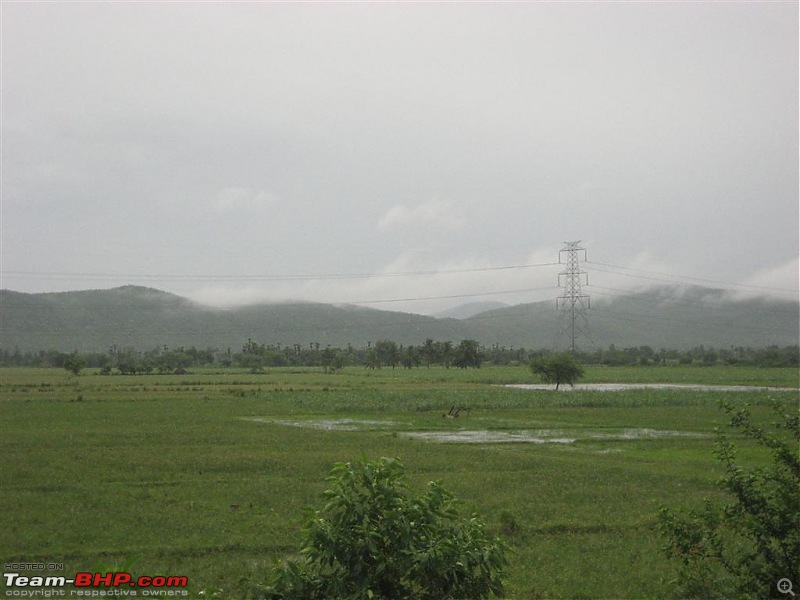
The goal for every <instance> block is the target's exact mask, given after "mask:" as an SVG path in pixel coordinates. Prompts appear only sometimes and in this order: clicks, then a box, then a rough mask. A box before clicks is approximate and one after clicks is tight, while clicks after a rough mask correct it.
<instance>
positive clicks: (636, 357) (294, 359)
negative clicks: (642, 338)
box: [0, 338, 800, 374]
mask: <svg viewBox="0 0 800 600" xmlns="http://www.w3.org/2000/svg"><path fill="white" fill-rule="evenodd" d="M550 354H552V351H550V350H546V349H539V350H531V349H527V348H514V347H506V346H501V345H499V344H494V345H491V346H485V345H481V344H479V343H478V342H477V341H475V340H461V341H460V342H453V341H437V340H433V339H431V338H428V339H426V340H425V341H424V342H423V343H422V344H418V345H414V344H408V345H403V344H398V343H397V342H395V341H393V340H388V339H381V340H377V341H375V342H370V343H368V344H367V345H366V346H363V347H360V348H356V347H354V346H352V345H350V344H348V345H347V346H345V347H343V348H342V347H334V346H330V345H325V346H323V345H321V344H319V343H311V344H305V345H301V344H294V345H290V346H284V345H280V344H259V343H258V342H256V341H254V340H252V339H248V340H247V341H246V342H245V343H244V344H242V347H241V348H239V349H236V350H233V349H231V348H227V349H224V350H221V349H218V348H205V349H199V348H196V347H194V346H192V347H184V346H179V347H175V348H169V347H167V346H157V347H155V348H152V349H150V350H144V351H141V350H137V349H136V348H133V347H132V346H119V345H116V344H115V345H112V346H111V347H109V348H108V350H107V351H105V352H84V353H81V352H77V351H73V352H62V351H58V350H41V351H37V352H30V351H26V352H22V351H20V350H19V349H18V348H15V349H13V350H8V349H4V348H3V349H0V366H6V367H12V366H25V367H58V368H65V369H68V370H70V371H73V372H79V371H80V370H82V369H83V368H96V369H100V370H101V372H103V373H108V374H110V373H122V374H142V373H172V372H175V371H177V372H181V371H182V370H185V369H188V368H190V367H203V366H219V367H241V368H248V369H251V370H253V371H256V372H257V371H259V370H263V369H266V368H269V367H320V368H322V369H323V370H325V371H326V372H334V371H337V370H339V369H342V368H344V367H346V366H361V367H365V368H369V369H381V368H392V369H396V368H405V369H414V368H420V367H423V368H424V367H432V366H441V367H445V368H462V369H468V368H480V367H481V365H482V364H492V365H528V364H529V363H530V361H531V360H534V359H538V358H542V357H545V356H548V355H550ZM574 356H575V358H576V359H577V360H578V361H579V362H580V363H582V364H595V365H608V366H632V365H641V366H650V365H664V366H668V365H697V364H699V365H707V366H713V365H717V364H726V365H752V366H760V367H797V366H799V365H800V347H799V346H786V347H778V346H767V347H764V348H750V347H747V348H745V347H735V348H712V347H704V346H699V347H697V348H692V349H690V350H667V349H659V350H656V349H654V348H652V347H651V346H636V347H627V348H617V347H616V346H614V345H613V344H612V345H611V346H609V347H608V348H604V349H592V350H589V351H577V352H576V353H575V355H574Z"/></svg>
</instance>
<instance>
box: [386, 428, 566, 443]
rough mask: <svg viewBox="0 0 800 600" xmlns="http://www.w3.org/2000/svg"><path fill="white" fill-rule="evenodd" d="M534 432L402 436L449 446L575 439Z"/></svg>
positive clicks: (554, 441) (406, 434)
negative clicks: (448, 444)
mask: <svg viewBox="0 0 800 600" xmlns="http://www.w3.org/2000/svg"><path fill="white" fill-rule="evenodd" d="M543 433H544V432H541V431H540V432H535V431H497V430H494V431H492V430H489V429H479V430H471V431H470V430H461V431H406V432H403V433H402V435H404V436H405V437H410V438H414V439H418V440H426V441H430V442H441V443H445V444H447V443H450V444H572V443H573V442H574V441H575V438H568V437H555V436H550V435H548V434H546V433H545V434H544V435H543Z"/></svg>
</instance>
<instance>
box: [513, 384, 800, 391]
mask: <svg viewBox="0 0 800 600" xmlns="http://www.w3.org/2000/svg"><path fill="white" fill-rule="evenodd" d="M503 387H510V388H517V389H520V390H547V391H553V390H554V389H555V388H556V386H555V385H546V384H540V383H514V384H508V385H505V386H503ZM561 390H567V391H570V390H571V391H575V392H623V391H626V390H686V391H691V392H768V391H775V392H796V391H797V388H789V387H765V386H757V385H699V384H693V383H576V384H575V385H574V386H567V385H565V386H562V387H561V388H560V389H559V391H561Z"/></svg>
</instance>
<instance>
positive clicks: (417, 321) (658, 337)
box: [0, 286, 800, 352]
mask: <svg viewBox="0 0 800 600" xmlns="http://www.w3.org/2000/svg"><path fill="white" fill-rule="evenodd" d="M590 293H592V291H591V290H590ZM472 308H473V309H475V308H477V307H475V306H474V305H473V307H472ZM466 312H469V311H466ZM466 312H464V313H463V314H466ZM586 316H587V320H586V321H584V320H583V319H582V318H581V317H580V316H579V318H578V319H577V324H578V325H579V326H583V327H584V328H585V326H586V324H587V322H588V332H589V334H590V336H589V337H590V338H591V342H590V341H589V337H585V336H582V335H581V336H579V337H578V343H579V345H580V346H581V347H583V348H588V347H592V346H594V347H600V348H605V347H608V346H609V345H610V344H615V345H617V346H618V347H625V346H641V345H649V346H652V347H653V348H655V349H659V348H676V349H683V348H691V347H696V346H699V345H705V346H714V347H731V346H734V347H735V346H753V347H763V346H767V345H772V344H776V345H779V346H789V345H795V344H798V336H799V335H800V334H799V333H798V332H799V331H800V306H799V305H798V302H797V301H793V302H792V301H786V300H775V299H769V298H764V297H758V298H741V297H737V296H735V295H732V294H731V293H730V292H725V291H721V290H712V289H708V288H702V287H694V286H690V287H686V286H662V287H658V288H653V289H649V290H644V291H641V292H638V293H632V294H620V295H608V296H604V295H601V294H600V293H595V294H594V295H593V298H592V305H591V308H590V309H589V310H588V311H586ZM568 337H569V320H568V319H565V318H564V315H563V313H562V312H561V311H558V310H556V307H555V301H549V302H536V303H533V304H520V305H517V306H505V307H496V308H491V309H490V310H483V311H481V312H479V313H477V314H472V315H471V316H468V317H466V318H463V317H462V318H459V319H456V318H435V317H429V316H423V315H416V314H410V313H401V312H391V311H382V310H375V309H370V308H362V307H357V306H347V305H345V306H333V305H328V304H313V303H284V304H260V305H255V306H247V307H241V308H230V309H221V308H212V307H208V306H204V305H201V304H197V303H195V302H193V301H191V300H188V299H186V298H183V297H181V296H176V295H174V294H169V293H167V292H163V291H160V290H156V289H152V288H145V287H137V286H125V287H120V288H114V289H108V290H89V291H80V292H60V293H47V294H26V293H21V292H14V291H9V290H0V347H2V348H3V349H13V348H15V347H17V348H19V349H20V350H22V351H28V350H46V349H55V350H62V351H71V350H80V351H83V352H87V351H104V350H107V349H108V348H109V347H110V346H111V345H113V344H117V345H118V346H133V347H135V348H137V349H142V350H144V349H150V348H154V347H156V346H160V345H167V346H170V347H176V346H187V347H188V346H196V347H198V348H207V347H213V348H220V349H225V348H231V349H234V350H238V349H239V348H241V346H242V344H243V343H244V342H246V341H247V339H248V338H252V339H253V340H254V341H256V342H258V343H260V344H281V345H284V346H286V345H293V344H301V345H305V344H311V343H319V344H321V345H323V346H325V345H328V344H330V345H332V346H340V347H343V346H346V345H347V344H352V345H353V346H356V347H361V346H364V345H366V344H367V342H375V341H376V340H380V339H391V340H394V341H396V342H398V343H400V344H406V345H407V344H420V343H422V342H424V340H425V339H426V338H432V339H434V340H452V341H459V340H462V339H475V340H478V341H479V342H480V343H482V344H485V345H492V344H499V345H501V346H506V347H509V346H514V347H526V348H554V347H565V346H566V345H567V343H568Z"/></svg>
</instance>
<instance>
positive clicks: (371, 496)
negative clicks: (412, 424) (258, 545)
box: [253, 458, 507, 600]
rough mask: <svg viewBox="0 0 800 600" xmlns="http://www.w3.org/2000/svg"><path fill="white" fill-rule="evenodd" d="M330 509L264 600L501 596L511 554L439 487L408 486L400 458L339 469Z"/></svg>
mask: <svg viewBox="0 0 800 600" xmlns="http://www.w3.org/2000/svg"><path fill="white" fill-rule="evenodd" d="M327 482H328V484H329V486H330V487H329V488H328V490H327V491H326V492H325V498H326V499H327V503H326V504H325V506H324V507H323V508H322V509H321V510H317V511H313V512H310V513H309V515H308V518H307V521H306V523H305V525H304V528H303V541H302V547H301V549H300V555H301V558H300V559H299V560H290V561H288V562H287V563H286V564H285V565H284V566H282V567H280V568H278V569H276V570H275V572H274V573H273V574H272V578H271V582H270V583H269V585H267V586H264V587H259V588H256V589H255V590H253V595H254V596H255V597H258V598H272V599H278V598H296V599H303V600H314V599H323V598H352V599H367V598H376V599H392V600H403V599H420V600H422V599H426V598H428V599H434V598H436V599H447V598H474V599H479V598H488V597H490V595H492V594H496V595H502V594H503V584H502V580H501V576H502V575H503V571H504V569H505V566H506V564H507V563H506V558H505V547H504V545H503V543H502V542H501V541H500V540H496V539H490V538H489V537H488V536H487V534H486V532H485V530H484V526H483V524H482V522H481V521H480V520H479V519H478V517H477V516H475V515H474V514H473V515H471V516H469V517H464V516H462V515H460V514H459V512H458V511H457V509H456V501H455V499H454V498H453V496H452V495H451V494H450V493H449V492H448V491H447V490H445V489H444V488H443V487H442V486H441V485H439V484H438V483H434V482H431V483H429V484H428V489H427V491H426V492H425V493H424V494H422V495H419V496H417V495H414V494H412V493H411V492H410V490H409V489H408V483H407V479H406V477H405V471H404V468H403V466H402V464H401V463H400V462H399V461H397V460H396V459H388V458H381V459H380V460H377V461H374V462H369V461H368V462H351V463H339V464H337V465H336V466H335V467H334V469H333V471H332V472H331V474H330V476H329V477H328V478H327Z"/></svg>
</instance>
